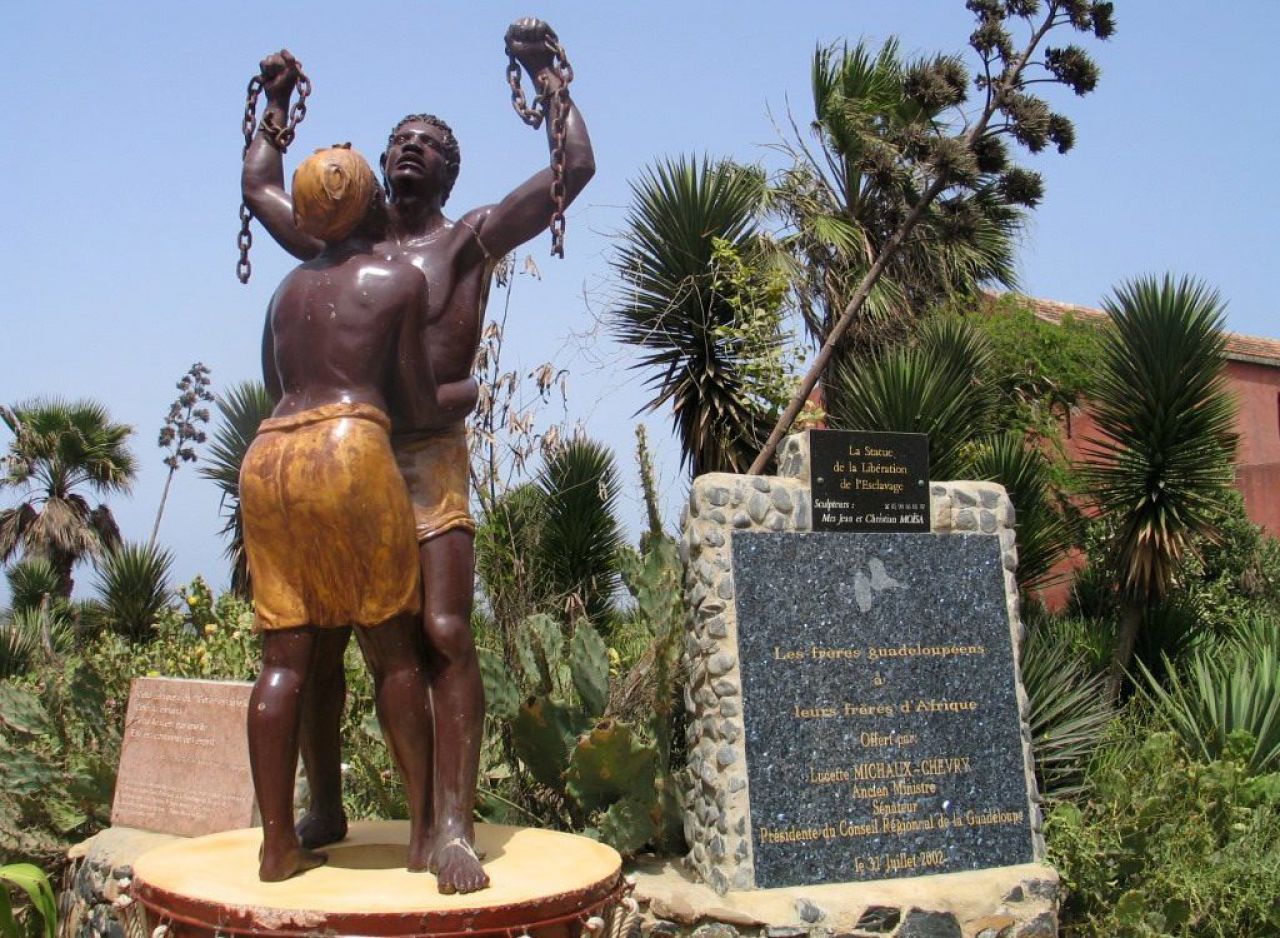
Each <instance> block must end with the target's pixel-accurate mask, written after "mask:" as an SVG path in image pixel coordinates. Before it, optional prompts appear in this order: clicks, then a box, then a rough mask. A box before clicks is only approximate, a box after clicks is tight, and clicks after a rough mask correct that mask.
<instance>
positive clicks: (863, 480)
mask: <svg viewBox="0 0 1280 938" xmlns="http://www.w3.org/2000/svg"><path fill="white" fill-rule="evenodd" d="M809 487H810V490H811V491H812V492H813V529H814V530H815V531H880V532H889V531H928V530H929V437H928V436H926V435H925V434H923V433H870V432H862V431H851V430H810V431H809Z"/></svg>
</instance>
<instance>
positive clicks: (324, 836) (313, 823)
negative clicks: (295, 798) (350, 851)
mask: <svg viewBox="0 0 1280 938" xmlns="http://www.w3.org/2000/svg"><path fill="white" fill-rule="evenodd" d="M294 830H295V831H297V833H298V842H299V843H301V844H302V846H304V847H306V848H307V849H309V850H314V849H315V848H316V847H323V846H325V845H326V844H336V843H337V842H338V841H340V840H342V839H343V838H344V837H346V836H347V816H346V814H345V813H343V812H341V811H339V812H338V813H337V814H336V815H333V814H317V813H316V812H315V811H308V812H307V813H306V814H304V815H303V816H302V818H301V819H300V820H299V821H298V823H297V824H296V825H294Z"/></svg>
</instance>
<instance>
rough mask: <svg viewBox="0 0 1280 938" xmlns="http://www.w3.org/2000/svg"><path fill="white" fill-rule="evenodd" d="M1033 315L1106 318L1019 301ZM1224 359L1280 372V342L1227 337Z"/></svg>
mask: <svg viewBox="0 0 1280 938" xmlns="http://www.w3.org/2000/svg"><path fill="white" fill-rule="evenodd" d="M1023 299H1024V300H1026V301H1027V302H1028V303H1029V304H1031V308H1032V309H1033V310H1034V311H1035V314H1036V315H1037V316H1038V317H1040V318H1041V319H1043V320H1044V321H1045V322H1052V323H1060V322H1062V319H1063V317H1064V316H1067V315H1068V314H1069V315H1071V316H1073V317H1074V318H1076V319H1080V320H1083V321H1085V322H1104V321H1106V318H1107V314H1106V313H1104V312H1103V311H1102V310H1100V309H1093V308H1092V307H1089V306H1076V305H1075V304H1074V303H1059V302H1058V301H1057V300H1040V299H1036V298H1035V297H1031V296H1026V297H1023ZM1227 358H1229V359H1231V360H1232V361H1238V362H1254V363H1255V364H1259V365H1270V366H1272V367H1274V368H1280V339H1266V338H1263V337H1261V336H1254V335H1241V334H1240V333H1239V332H1228V333H1227Z"/></svg>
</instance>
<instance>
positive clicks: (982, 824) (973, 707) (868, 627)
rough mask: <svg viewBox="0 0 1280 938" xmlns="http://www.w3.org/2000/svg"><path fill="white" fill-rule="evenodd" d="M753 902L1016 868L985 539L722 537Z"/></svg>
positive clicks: (1012, 700)
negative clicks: (726, 540)
mask: <svg viewBox="0 0 1280 938" xmlns="http://www.w3.org/2000/svg"><path fill="white" fill-rule="evenodd" d="M732 558H733V559H732V564H733V579H734V583H735V584H736V590H737V616H738V647H739V654H740V667H741V674H742V705H743V719H744V725H745V743H746V755H747V780H748V790H749V799H750V816H751V825H752V845H753V848H754V851H753V852H754V862H755V884H756V886H757V887H761V888H768V887H775V886H793V885H801V884H808V883H825V882H847V881H856V880H872V879H886V878H891V877H898V876H919V875H925V874H931V873H948V872H955V871H958V870H970V869H978V868H981V867H992V866H1007V865H1012V864H1017V863H1029V862H1031V861H1032V849H1033V848H1032V829H1031V819H1030V811H1029V802H1028V790H1027V777H1026V769H1025V765H1024V761H1023V747H1022V739H1021V729H1020V726H1021V725H1020V721H1019V716H1018V705H1017V696H1016V694H1017V692H1016V690H1015V674H1014V663H1013V650H1012V641H1011V638H1010V631H1009V618H1008V611H1007V607H1006V603H1005V595H1004V589H1005V587H1004V573H1003V569H1002V566H1001V556H1000V545H999V539H998V538H997V537H994V536H984V535H954V536H949V537H939V536H937V535H934V534H832V533H811V534H795V533H783V534H771V533H764V532H760V533H746V532H743V533H740V534H735V535H734V537H733V539H732Z"/></svg>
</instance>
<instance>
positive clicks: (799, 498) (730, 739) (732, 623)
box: [680, 433, 1044, 895]
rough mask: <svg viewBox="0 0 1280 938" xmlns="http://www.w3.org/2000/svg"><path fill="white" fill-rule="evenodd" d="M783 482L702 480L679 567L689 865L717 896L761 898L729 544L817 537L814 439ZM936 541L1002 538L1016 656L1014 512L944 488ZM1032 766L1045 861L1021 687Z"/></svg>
mask: <svg viewBox="0 0 1280 938" xmlns="http://www.w3.org/2000/svg"><path fill="white" fill-rule="evenodd" d="M778 462H779V466H780V472H781V475H779V476H742V475H731V474H728V473H708V474H707V475H703V476H699V477H698V478H696V479H694V482H693V486H692V489H691V492H690V496H689V504H688V507H687V509H686V511H685V515H684V519H683V521H682V529H683V531H682V537H681V542H680V554H681V559H682V561H683V562H684V569H685V597H686V600H687V606H688V608H689V609H690V618H689V621H688V623H687V633H686V636H685V650H684V663H685V666H686V670H687V674H688V683H687V684H686V687H685V692H684V696H685V709H686V711H687V714H688V722H687V725H686V731H685V732H686V741H687V744H688V766H687V769H686V774H685V796H686V797H685V815H684V833H685V839H686V840H687V841H688V843H689V844H690V853H689V855H688V857H687V862H688V864H689V866H690V867H691V869H692V870H693V871H694V872H695V873H696V874H697V875H698V876H699V877H700V878H701V879H702V881H703V882H705V883H707V884H708V885H710V886H711V887H712V888H713V889H715V890H716V892H718V893H720V894H722V895H723V894H724V893H726V892H728V891H730V890H744V889H751V888H753V887H754V885H755V873H754V868H753V863H752V843H751V817H750V803H749V800H748V789H747V772H746V743H745V731H744V722H743V718H742V706H741V688H742V682H741V677H740V674H739V669H738V658H737V654H738V623H737V617H736V615H735V607H734V602H733V599H734V583H733V571H732V565H731V562H730V548H729V541H730V538H731V537H732V536H733V534H734V533H735V532H742V531H774V532H785V531H792V532H797V533H798V532H806V531H810V530H812V518H811V511H810V502H811V499H810V493H809V484H808V482H809V453H808V436H807V434H803V433H801V434H795V435H792V436H790V437H788V438H787V439H786V440H785V441H784V442H783V445H782V447H781V449H780V451H779V460H778ZM930 510H931V518H932V530H933V533H935V534H939V535H954V534H984V535H994V536H996V537H998V538H999V539H1000V547H1001V555H1002V560H1003V565H1004V571H1005V597H1006V603H1007V606H1008V611H1009V627H1010V630H1011V634H1012V638H1013V648H1014V657H1015V660H1017V658H1018V655H1019V653H1020V651H1021V646H1022V641H1023V638H1024V636H1025V629H1024V627H1023V625H1022V621H1021V617H1020V615H1019V607H1018V589H1017V582H1016V580H1015V578H1014V571H1015V570H1016V569H1017V549H1016V547H1015V543H1014V530H1013V523H1014V512H1013V505H1012V503H1011V502H1010V501H1009V498H1008V496H1007V495H1006V494H1005V491H1004V489H1003V487H1001V486H1000V485H997V484H995V483H991V482H935V483H933V484H932V485H931V486H930ZM1017 695H1018V707H1019V711H1020V713H1021V716H1022V741H1023V763H1024V774H1025V775H1026V784H1027V791H1028V794H1029V796H1030V801H1031V804H1032V811H1031V825H1032V830H1033V839H1034V855H1035V857H1036V858H1037V859H1040V858H1042V857H1043V856H1044V840H1043V837H1042V836H1041V833H1040V831H1041V821H1042V816H1041V811H1040V809H1039V804H1040V801H1039V796H1038V794H1037V792H1036V785H1035V775H1034V771H1033V762H1032V754H1031V733H1030V729H1029V727H1028V724H1027V720H1028V717H1029V715H1030V706H1029V703H1028V701H1027V696H1026V693H1025V691H1024V690H1023V687H1022V682H1021V680H1020V679H1019V680H1018V683H1017Z"/></svg>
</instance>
